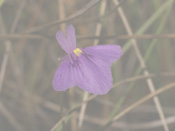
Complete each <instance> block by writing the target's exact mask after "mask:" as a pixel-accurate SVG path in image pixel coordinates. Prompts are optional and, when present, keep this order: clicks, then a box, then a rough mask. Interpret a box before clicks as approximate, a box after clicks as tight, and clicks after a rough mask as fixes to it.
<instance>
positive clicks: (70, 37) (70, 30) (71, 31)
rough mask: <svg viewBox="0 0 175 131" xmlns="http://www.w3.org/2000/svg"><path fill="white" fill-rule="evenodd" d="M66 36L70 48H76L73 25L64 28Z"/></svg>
mask: <svg viewBox="0 0 175 131" xmlns="http://www.w3.org/2000/svg"><path fill="white" fill-rule="evenodd" d="M66 35H67V40H68V41H69V43H70V48H71V49H72V50H74V49H75V48H76V36H75V28H74V26H73V25H68V26H67V27H66Z"/></svg>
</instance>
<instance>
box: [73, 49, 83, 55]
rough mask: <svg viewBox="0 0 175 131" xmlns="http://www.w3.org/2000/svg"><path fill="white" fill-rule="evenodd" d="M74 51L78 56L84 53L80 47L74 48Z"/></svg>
mask: <svg viewBox="0 0 175 131" xmlns="http://www.w3.org/2000/svg"><path fill="white" fill-rule="evenodd" d="M73 52H74V54H75V55H76V56H80V54H81V53H82V51H81V50H80V49H79V48H76V49H75V50H73Z"/></svg>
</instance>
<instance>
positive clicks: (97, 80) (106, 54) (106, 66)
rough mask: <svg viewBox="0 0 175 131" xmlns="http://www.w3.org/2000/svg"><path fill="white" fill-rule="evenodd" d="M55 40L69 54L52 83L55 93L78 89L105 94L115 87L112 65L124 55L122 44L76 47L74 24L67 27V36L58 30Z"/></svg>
mask: <svg viewBox="0 0 175 131" xmlns="http://www.w3.org/2000/svg"><path fill="white" fill-rule="evenodd" d="M56 39H57V41H58V43H59V44H60V46H61V47H62V49H63V50H64V51H65V52H66V53H67V56H66V57H65V58H64V60H63V61H62V62H61V64H60V66H59V67H58V69H57V70H56V73H55V75H54V78H53V81H52V84H53V87H54V89H55V90H56V91H65V90H67V89H68V88H71V87H73V86H78V87H79V88H81V89H83V90H85V91H87V92H89V93H92V94H96V95H97V94H98V95H102V94H106V93H107V92H108V91H109V90H110V89H111V88H112V84H113V79H112V73H111V65H112V63H113V62H114V61H115V60H116V59H118V58H119V57H120V56H121V55H122V50H121V47H120V46H119V45H97V46H91V47H87V48H85V49H81V48H76V36H75V29H74V27H73V25H68V26H67V27H66V36H65V35H64V34H63V32H61V31H58V32H57V34H56Z"/></svg>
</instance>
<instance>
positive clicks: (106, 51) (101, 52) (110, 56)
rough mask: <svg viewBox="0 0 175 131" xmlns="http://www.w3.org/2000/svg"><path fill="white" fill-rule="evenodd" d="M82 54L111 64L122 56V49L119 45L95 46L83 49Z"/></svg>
mask: <svg viewBox="0 0 175 131" xmlns="http://www.w3.org/2000/svg"><path fill="white" fill-rule="evenodd" d="M84 52H85V53H87V54H91V55H93V56H96V57H98V58H99V59H101V60H103V61H105V62H106V63H108V64H110V65H111V64H112V62H114V61H115V60H116V59H118V58H119V57H120V56H121V55H122V53H123V52H122V49H121V47H120V46H119V45H97V46H91V47H87V48H85V49H84Z"/></svg>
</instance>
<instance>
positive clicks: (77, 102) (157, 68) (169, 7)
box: [0, 0, 175, 131]
mask: <svg viewBox="0 0 175 131" xmlns="http://www.w3.org/2000/svg"><path fill="white" fill-rule="evenodd" d="M68 24H73V25H74V26H75V30H76V35H77V47H80V48H85V47H87V46H93V45H96V44H99V45H103V44H118V45H121V47H122V49H123V52H124V53H123V56H122V57H121V58H120V59H118V60H117V61H116V62H115V63H113V65H112V67H111V70H112V74H113V85H114V86H113V88H112V89H111V90H110V92H109V93H108V94H106V95H101V96H93V95H92V94H87V93H84V92H83V91H82V90H81V89H79V88H78V87H74V88H71V89H69V90H67V91H65V92H56V91H54V89H53V87H52V78H53V75H54V73H55V71H56V69H57V68H58V66H59V64H60V62H61V60H62V59H63V57H64V56H65V55H66V53H65V52H64V51H63V50H62V49H61V47H60V46H59V44H58V43H57V41H56V38H55V34H56V32H57V31H58V30H62V31H64V30H65V27H66V25H68ZM174 80H175V4H174V0H151V1H148V0H71V1H70V0H0V131H48V130H52V131H61V130H64V131H96V130H107V131H168V130H169V131H174V130H175V95H174V94H175V88H173V87H175V86H174V85H175V84H174V82H175V81H174ZM87 84H88V83H87ZM162 89H163V90H162ZM157 90H158V91H160V90H161V92H157ZM156 93H160V94H158V95H157V97H154V98H151V97H150V98H148V96H150V94H151V95H156ZM143 98H147V99H146V100H143ZM142 100H143V101H142ZM83 101H85V102H83ZM138 101H140V103H138Z"/></svg>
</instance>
